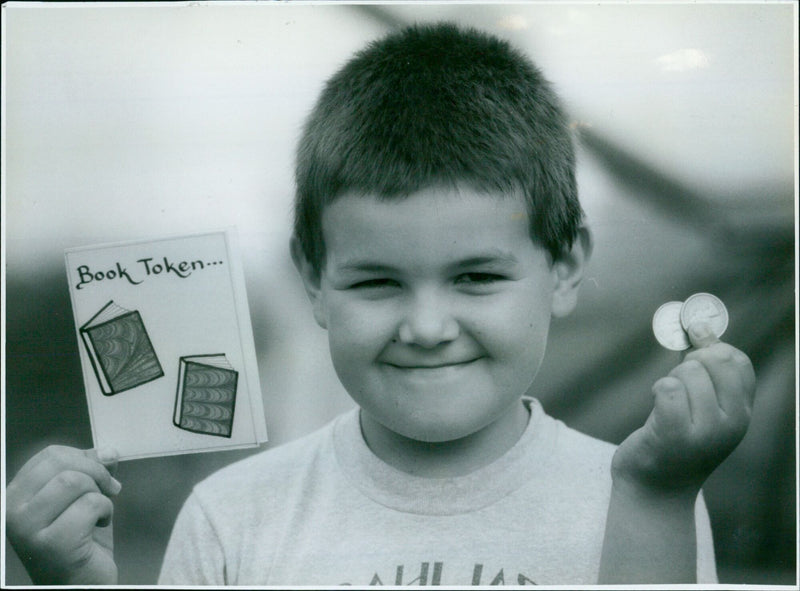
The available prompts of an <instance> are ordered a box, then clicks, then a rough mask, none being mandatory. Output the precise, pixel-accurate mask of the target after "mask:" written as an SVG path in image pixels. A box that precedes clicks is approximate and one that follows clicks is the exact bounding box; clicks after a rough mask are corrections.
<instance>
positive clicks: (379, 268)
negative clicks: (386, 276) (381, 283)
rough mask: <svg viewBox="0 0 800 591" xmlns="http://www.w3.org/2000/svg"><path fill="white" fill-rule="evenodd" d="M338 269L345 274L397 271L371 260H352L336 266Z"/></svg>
mask: <svg viewBox="0 0 800 591" xmlns="http://www.w3.org/2000/svg"><path fill="white" fill-rule="evenodd" d="M336 269H337V270H338V271H344V272H347V271H359V272H362V273H385V272H388V271H394V270H395V268H394V267H392V266H391V265H386V264H383V263H378V262H376V261H373V260H370V259H352V260H349V261H344V262H343V263H341V264H338V265H336Z"/></svg>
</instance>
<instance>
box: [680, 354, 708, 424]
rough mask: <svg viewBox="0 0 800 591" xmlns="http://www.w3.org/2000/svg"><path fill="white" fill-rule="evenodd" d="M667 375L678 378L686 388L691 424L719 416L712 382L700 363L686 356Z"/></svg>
mask: <svg viewBox="0 0 800 591" xmlns="http://www.w3.org/2000/svg"><path fill="white" fill-rule="evenodd" d="M669 375H670V376H672V377H675V378H677V379H678V380H680V381H681V382H682V383H683V385H684V386H685V388H686V396H687V399H688V401H689V410H690V415H691V422H692V424H695V425H700V424H708V423H709V421H715V420H716V419H717V418H718V417H719V406H718V405H717V397H716V394H715V392H714V383H713V381H712V380H711V376H709V375H708V371H706V368H705V366H704V365H703V364H702V363H700V362H699V361H697V360H695V359H689V358H687V359H686V361H684V362H683V363H681V364H680V365H678V366H677V367H675V368H674V369H673V370H672V371H671V372H669Z"/></svg>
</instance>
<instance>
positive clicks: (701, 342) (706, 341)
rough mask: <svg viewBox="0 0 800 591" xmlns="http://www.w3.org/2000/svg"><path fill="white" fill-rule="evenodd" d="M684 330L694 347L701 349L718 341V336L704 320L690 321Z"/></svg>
mask: <svg viewBox="0 0 800 591" xmlns="http://www.w3.org/2000/svg"><path fill="white" fill-rule="evenodd" d="M686 332H687V333H688V334H689V342H690V343H691V344H692V347H694V348H695V349H702V348H703V347H708V346H709V345H713V344H714V343H717V342H719V337H717V335H716V334H714V331H713V329H712V328H711V325H710V324H709V323H708V322H706V321H704V320H700V321H695V322H692V324H690V325H689V328H688V329H687V331H686Z"/></svg>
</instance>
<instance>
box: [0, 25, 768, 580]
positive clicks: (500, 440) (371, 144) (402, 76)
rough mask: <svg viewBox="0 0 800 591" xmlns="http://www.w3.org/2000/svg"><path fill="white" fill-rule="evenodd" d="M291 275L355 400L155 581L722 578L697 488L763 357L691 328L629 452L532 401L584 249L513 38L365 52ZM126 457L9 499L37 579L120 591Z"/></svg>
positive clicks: (547, 124) (569, 168)
mask: <svg viewBox="0 0 800 591" xmlns="http://www.w3.org/2000/svg"><path fill="white" fill-rule="evenodd" d="M291 252H292V258H293V260H294V262H295V264H296V266H297V268H298V270H299V272H300V274H301V276H302V279H303V282H304V284H305V287H306V291H307V293H308V296H309V298H310V300H311V303H312V308H313V312H314V316H315V318H316V320H317V322H318V323H319V324H320V326H322V327H323V328H325V329H326V330H327V331H328V335H329V343H330V351H331V356H332V359H333V363H334V367H335V369H336V371H337V375H338V376H339V378H340V380H341V381H342V383H343V384H344V386H345V388H346V389H347V391H348V392H349V394H350V395H351V396H352V397H353V399H354V400H355V401H356V402H357V404H358V407H359V408H358V409H357V410H356V411H353V412H351V413H348V414H345V415H343V416H341V417H339V418H337V419H336V420H334V421H333V422H332V423H331V424H330V425H328V426H327V427H325V428H323V429H322V430H320V431H318V432H316V433H313V434H311V435H309V436H307V437H305V438H302V439H301V440H298V441H296V442H293V443H290V444H287V445H285V446H282V447H280V448H278V449H275V450H270V451H268V452H266V453H262V454H257V455H255V456H252V457H250V458H248V459H246V460H244V461H242V462H239V463H237V464H234V465H232V466H229V467H228V468H225V469H223V470H222V471H220V472H219V473H218V474H217V475H215V476H212V477H211V478H209V479H208V480H206V481H204V482H202V483H200V484H199V485H197V486H196V487H195V489H194V491H193V493H192V495H191V496H190V498H189V499H188V500H187V502H186V504H185V505H184V508H183V509H182V511H181V513H180V515H179V517H178V520H177V522H176V524H175V528H174V531H173V534H172V538H171V540H170V544H169V547H168V549H167V553H166V556H165V559H164V564H163V566H162V571H161V578H160V582H162V583H164V584H178V585H186V584H212V585H257V584H258V585H291V584H303V585H340V584H352V585H357V586H366V585H378V584H384V585H408V584H417V585H428V584H431V585H433V584H442V585H480V584H498V583H506V584H534V583H535V584H540V585H541V584H592V583H596V582H598V581H600V582H632V583H648V582H664V583H675V582H691V581H694V580H695V576H696V575H697V577H698V578H699V580H701V581H702V582H713V581H714V578H715V569H714V564H713V549H712V545H711V534H710V528H709V525H708V519H707V515H706V513H705V508H704V506H703V504H702V501H699V502H696V499H697V498H698V493H699V490H700V487H701V485H702V483H703V481H704V480H705V478H706V477H707V476H708V475H709V474H710V473H711V471H712V470H713V469H714V468H715V467H716V466H717V465H718V464H719V462H721V461H722V460H723V459H724V458H725V457H726V456H727V455H728V454H729V453H730V451H731V450H732V449H733V448H734V447H735V446H736V445H737V443H738V442H739V440H740V439H741V437H742V436H743V435H744V432H745V431H746V428H747V424H748V420H749V410H750V407H751V405H752V395H753V391H754V376H753V371H752V367H751V365H750V363H749V360H748V359H747V357H746V356H745V355H744V354H743V353H741V352H739V351H737V350H736V349H734V348H732V347H730V346H728V345H726V344H723V343H720V342H718V341H717V340H716V338H715V337H714V336H713V335H712V334H710V331H709V330H708V327H707V326H692V327H691V328H690V338H691V340H692V344H693V345H694V347H695V349H694V350H693V351H692V352H690V353H689V354H688V355H687V356H686V358H685V360H684V362H683V363H681V364H680V365H678V366H677V367H676V368H675V369H674V370H673V371H672V372H670V374H669V375H668V376H666V377H664V378H662V379H660V380H658V381H657V382H656V384H655V385H654V387H653V391H654V394H655V408H654V411H653V413H652V414H651V416H650V417H649V419H648V421H647V423H646V424H645V426H644V427H642V428H641V429H639V430H638V431H636V432H635V433H634V434H632V435H631V436H630V437H629V438H628V439H627V440H626V441H625V442H623V444H622V445H621V446H620V447H619V448H616V449H615V448H614V447H613V446H611V445H610V444H607V443H603V442H600V441H596V440H593V439H591V438H589V437H587V436H584V435H582V434H579V433H577V432H575V431H573V430H571V429H569V428H567V427H566V426H565V425H563V424H562V423H560V422H558V421H555V420H553V419H551V418H549V417H547V415H545V414H544V412H543V410H542V408H541V406H540V405H539V404H538V403H537V402H536V401H535V400H534V399H530V398H527V397H526V396H525V394H526V393H527V392H528V391H529V389H530V388H531V385H532V384H533V381H534V378H535V375H536V373H537V371H538V368H539V365H540V363H541V360H542V357H543V355H544V350H545V343H546V340H547V333H548V328H549V323H550V319H551V317H553V316H556V317H558V316H564V315H566V314H569V313H570V312H571V311H572V309H573V308H574V306H575V304H576V298H577V291H578V287H579V284H580V282H581V279H582V276H583V271H584V267H585V265H586V263H587V261H588V258H589V256H590V254H591V238H590V235H589V232H588V230H587V229H586V228H585V227H584V226H583V225H582V212H581V208H580V206H579V204H578V200H577V194H576V186H575V176H574V155H573V147H572V141H571V136H570V132H569V129H568V125H567V121H566V119H565V117H564V114H563V112H562V110H561V107H560V106H559V103H558V100H557V98H556V96H555V95H554V93H553V91H552V90H551V89H550V87H549V85H548V83H547V82H546V81H545V80H544V79H543V78H542V76H541V74H540V73H539V71H538V70H537V69H536V68H535V67H534V66H532V65H531V64H530V63H529V62H528V61H527V59H525V58H524V57H522V56H521V55H520V54H518V53H517V52H516V51H514V50H513V49H512V48H511V47H510V46H509V45H508V44H506V43H504V42H502V41H500V40H497V39H494V38H492V37H489V36H486V35H483V34H481V33H478V32H476V31H472V30H469V31H465V30H459V29H458V28H456V27H454V26H450V25H437V26H432V27H412V28H409V29H406V30H404V31H402V32H399V33H395V34H392V35H389V36H388V37H386V38H384V39H383V40H380V41H378V42H375V43H373V44H371V45H370V46H368V47H367V48H366V49H365V50H364V51H362V52H361V53H359V54H357V55H356V56H355V57H354V58H353V59H352V60H351V61H350V62H348V63H347V64H346V65H345V66H344V67H343V68H342V69H341V70H340V71H339V72H338V73H337V74H336V75H335V76H334V77H333V78H332V79H331V80H330V81H329V83H328V85H327V86H326V88H325V90H324V91H323V93H322V95H321V97H320V99H319V102H318V103H317V105H316V107H315V109H314V111H313V112H312V114H311V116H310V118H309V120H308V122H307V125H306V128H305V131H304V134H303V137H302V139H301V141H300V147H299V150H298V165H297V202H296V223H295V232H294V237H293V239H292V244H291ZM113 461H114V458H113V455H107V454H105V453H104V452H94V451H88V452H81V451H78V450H74V449H67V448H50V449H48V450H46V451H45V452H43V453H41V454H39V455H37V456H35V457H34V458H33V459H32V460H31V461H30V462H29V463H28V464H26V466H25V467H23V469H22V470H21V471H20V473H19V474H18V475H17V477H16V478H15V479H14V481H13V482H12V483H11V484H10V485H9V487H8V499H9V500H8V523H9V538H10V539H11V540H12V543H13V544H14V546H15V548H16V549H17V551H18V553H19V554H20V556H21V557H22V558H23V560H24V561H26V563H27V565H28V567H29V571H30V572H31V574H32V576H33V577H34V580H37V581H39V582H63V583H73V584H81V583H102V582H106V583H109V582H114V581H115V580H116V567H115V565H114V563H113V557H112V554H111V544H110V535H109V534H110V531H109V528H102V527H95V524H98V525H100V526H102V525H105V524H106V523H108V522H110V518H111V512H112V503H111V501H110V497H113V496H114V495H115V494H116V493H117V492H118V491H119V486H120V485H119V483H118V482H116V480H114V479H113V477H112V476H111V475H110V473H109V471H108V470H107V469H106V468H105V467H104V466H105V465H112V464H113Z"/></svg>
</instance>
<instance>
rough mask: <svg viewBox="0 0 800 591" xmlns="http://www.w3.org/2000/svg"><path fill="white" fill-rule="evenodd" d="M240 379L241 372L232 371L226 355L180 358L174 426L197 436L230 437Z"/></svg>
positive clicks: (216, 354)
mask: <svg viewBox="0 0 800 591" xmlns="http://www.w3.org/2000/svg"><path fill="white" fill-rule="evenodd" d="M238 379H239V372H237V371H236V370H235V369H233V367H231V365H230V363H229V362H228V359H227V358H226V357H225V354H224V353H215V354H210V355H192V356H186V357H181V358H180V367H179V369H178V391H177V394H176V398H175V416H174V419H173V422H174V424H175V426H176V427H180V428H181V429H185V430H186V431H192V432H195V433H203V434H206V435H217V436H219V437H230V436H231V432H232V431H233V412H234V408H235V405H236V384H237V381H238Z"/></svg>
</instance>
